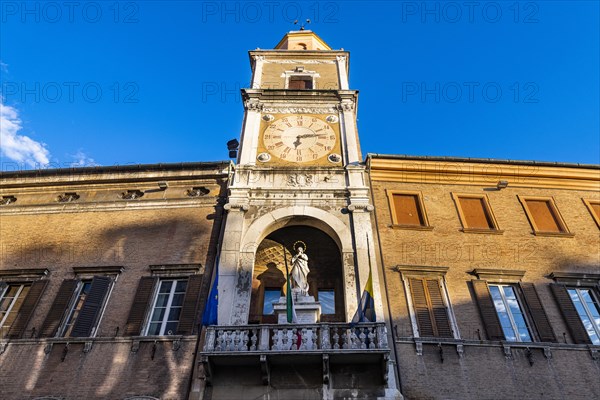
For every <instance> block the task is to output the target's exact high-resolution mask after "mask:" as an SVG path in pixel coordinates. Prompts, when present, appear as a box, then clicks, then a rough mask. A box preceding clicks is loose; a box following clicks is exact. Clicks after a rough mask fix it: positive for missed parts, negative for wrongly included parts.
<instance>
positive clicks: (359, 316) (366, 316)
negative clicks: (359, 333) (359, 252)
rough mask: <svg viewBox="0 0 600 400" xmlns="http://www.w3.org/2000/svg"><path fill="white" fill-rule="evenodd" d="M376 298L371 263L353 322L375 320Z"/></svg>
mask: <svg viewBox="0 0 600 400" xmlns="http://www.w3.org/2000/svg"><path fill="white" fill-rule="evenodd" d="M375 320H376V317H375V300H374V297H373V277H372V273H371V266H370V265H369V279H367V284H366V285H365V290H364V291H363V294H362V297H361V298H360V303H358V310H356V314H354V317H353V318H352V322H351V324H357V323H359V322H375Z"/></svg>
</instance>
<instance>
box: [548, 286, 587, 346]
mask: <svg viewBox="0 0 600 400" xmlns="http://www.w3.org/2000/svg"><path fill="white" fill-rule="evenodd" d="M550 288H551V289H552V293H553V294H554V297H555V298H556V302H557V303H558V307H559V308H560V311H561V313H562V315H563V317H564V319H565V322H566V323H567V327H568V328H569V332H571V336H572V337H573V341H574V342H575V343H583V344H592V341H591V340H590V337H589V336H588V334H587V331H586V330H585V327H584V326H583V323H582V322H581V318H579V314H578V313H577V309H576V308H575V305H574V304H573V301H571V296H570V295H569V292H568V291H567V287H566V286H565V285H563V284H560V283H551V284H550Z"/></svg>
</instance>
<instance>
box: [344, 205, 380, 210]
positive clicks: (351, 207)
mask: <svg viewBox="0 0 600 400" xmlns="http://www.w3.org/2000/svg"><path fill="white" fill-rule="evenodd" d="M374 209H375V207H373V206H372V205H371V204H350V205H349V206H348V211H350V212H373V210H374Z"/></svg>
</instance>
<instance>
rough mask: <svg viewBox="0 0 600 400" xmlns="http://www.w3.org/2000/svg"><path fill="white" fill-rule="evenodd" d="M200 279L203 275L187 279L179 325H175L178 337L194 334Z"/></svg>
mask: <svg viewBox="0 0 600 400" xmlns="http://www.w3.org/2000/svg"><path fill="white" fill-rule="evenodd" d="M202 277H203V275H192V276H190V277H189V279H188V283H187V288H186V290H185V297H184V298H183V307H182V309H181V315H180V317H179V324H178V325H177V334H178V335H191V334H193V333H194V323H195V321H196V317H197V316H198V303H199V300H200V292H201V291H202ZM204 297H206V296H204Z"/></svg>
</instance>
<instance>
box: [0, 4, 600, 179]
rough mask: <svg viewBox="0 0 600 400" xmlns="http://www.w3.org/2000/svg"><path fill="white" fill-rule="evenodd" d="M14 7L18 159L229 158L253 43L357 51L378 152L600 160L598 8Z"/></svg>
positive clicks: (12, 140) (11, 63)
mask: <svg viewBox="0 0 600 400" xmlns="http://www.w3.org/2000/svg"><path fill="white" fill-rule="evenodd" d="M470 4H473V3H469V2H446V1H443V2H421V1H417V2H413V1H397V2H395V1H369V2H367V1H339V2H333V1H318V2H317V1H312V2H293V1H245V2H234V1H229V2H221V1H169V2H167V1H154V0H149V1H119V2H116V1H110V0H109V1H78V2H61V1H59V2H26V3H24V2H21V1H14V2H13V1H6V0H5V1H3V2H2V3H0V13H1V14H0V23H1V30H0V45H1V47H0V60H1V62H2V64H1V65H0V70H1V75H2V76H1V77H2V86H1V87H2V113H1V115H2V121H1V122H2V124H1V126H0V127H1V130H2V138H1V139H2V140H1V142H0V146H1V147H2V159H1V161H2V170H4V171H7V170H15V169H19V168H32V167H39V166H40V165H45V164H49V165H50V166H52V167H57V166H60V167H69V166H72V165H98V164H99V165H125V164H138V163H166V162H187V161H211V160H223V159H226V158H227V150H226V147H225V142H226V141H228V140H230V139H232V138H237V137H239V134H240V129H241V124H242V116H243V107H242V103H241V100H240V96H239V89H240V88H243V87H248V84H249V80H250V65H249V60H248V53H247V52H248V50H251V49H255V48H263V49H268V48H273V47H274V46H275V45H276V44H277V43H278V41H279V40H280V39H281V37H282V36H283V35H284V34H285V32H286V31H289V30H293V29H294V25H293V20H294V19H300V20H304V19H306V18H310V19H311V20H312V23H311V24H310V26H309V28H310V29H312V30H314V31H315V32H317V33H318V34H319V35H320V36H321V37H322V38H323V39H324V40H325V41H326V42H327V43H328V44H329V45H330V46H331V47H332V48H335V49H339V48H344V49H346V50H349V51H350V52H351V57H350V63H351V65H350V86H351V88H352V89H357V90H359V91H360V96H359V108H358V110H359V115H358V118H359V122H358V126H359V134H360V139H361V146H362V150H363V152H364V153H367V152H372V153H393V154H410V155H431V156H458V157H490V158H504V159H523V160H543V161H560V162H577V163H600V93H599V92H600V89H599V88H600V78H599V75H600V65H599V54H600V48H599V37H600V34H599V30H600V29H599V15H600V9H599V3H598V2H597V1H535V2H533V1H519V2H516V1H506V2H505V1H490V2H486V1H478V2H475V3H474V4H475V5H470Z"/></svg>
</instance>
